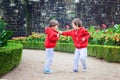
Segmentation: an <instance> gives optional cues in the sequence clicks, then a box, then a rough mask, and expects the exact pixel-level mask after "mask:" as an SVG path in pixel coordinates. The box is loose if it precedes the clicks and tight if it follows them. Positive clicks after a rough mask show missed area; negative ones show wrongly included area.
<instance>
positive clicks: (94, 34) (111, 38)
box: [88, 25, 120, 46]
mask: <svg viewBox="0 0 120 80" xmlns="http://www.w3.org/2000/svg"><path fill="white" fill-rule="evenodd" d="M88 31H89V32H90V35H91V36H90V39H89V43H90V44H100V45H115V46H120V25H117V28H116V27H113V28H108V29H106V30H100V29H99V30H95V28H94V27H93V26H92V27H90V28H89V29H88Z"/></svg>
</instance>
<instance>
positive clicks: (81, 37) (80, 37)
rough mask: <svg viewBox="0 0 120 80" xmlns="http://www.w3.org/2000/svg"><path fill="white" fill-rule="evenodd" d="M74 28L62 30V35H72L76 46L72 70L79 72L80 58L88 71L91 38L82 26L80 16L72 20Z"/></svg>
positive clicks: (83, 66)
mask: <svg viewBox="0 0 120 80" xmlns="http://www.w3.org/2000/svg"><path fill="white" fill-rule="evenodd" d="M72 27H73V30H69V31H66V32H62V33H61V34H62V35H66V36H71V37H72V39H73V42H74V45H75V47H76V49H75V55H74V66H73V70H72V72H78V65H79V60H80V61H81V63H82V69H83V71H86V69H87V66H86V58H87V45H88V39H89V36H90V35H89V33H88V31H87V30H86V29H85V28H84V27H83V26H82V22H81V20H80V19H79V18H75V19H73V21H72Z"/></svg>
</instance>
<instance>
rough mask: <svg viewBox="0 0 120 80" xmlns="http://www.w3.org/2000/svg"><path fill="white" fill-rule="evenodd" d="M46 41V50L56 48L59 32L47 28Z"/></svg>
mask: <svg viewBox="0 0 120 80" xmlns="http://www.w3.org/2000/svg"><path fill="white" fill-rule="evenodd" d="M45 34H46V39H45V42H44V46H45V47H46V48H54V47H55V46H56V42H57V40H58V39H59V37H57V34H58V32H57V31H56V30H55V29H53V28H46V29H45Z"/></svg>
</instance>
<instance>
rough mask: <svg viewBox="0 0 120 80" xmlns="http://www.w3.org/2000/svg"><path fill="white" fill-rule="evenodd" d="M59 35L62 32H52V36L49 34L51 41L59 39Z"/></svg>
mask: <svg viewBox="0 0 120 80" xmlns="http://www.w3.org/2000/svg"><path fill="white" fill-rule="evenodd" d="M59 37H60V34H59V33H57V34H53V33H52V34H50V36H49V40H50V41H57V40H58V39H59Z"/></svg>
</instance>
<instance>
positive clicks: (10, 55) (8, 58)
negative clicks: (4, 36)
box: [0, 43, 23, 75]
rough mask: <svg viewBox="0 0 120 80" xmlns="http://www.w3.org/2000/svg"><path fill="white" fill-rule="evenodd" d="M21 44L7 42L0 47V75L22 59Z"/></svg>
mask: <svg viewBox="0 0 120 80" xmlns="http://www.w3.org/2000/svg"><path fill="white" fill-rule="evenodd" d="M22 49H23V46H22V45H21V44H18V43H8V44H7V45H6V46H4V47H0V75H2V74H5V73H7V72H8V71H10V70H11V69H13V68H14V67H15V66H17V65H18V64H19V63H20V61H21V59H22Z"/></svg>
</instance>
